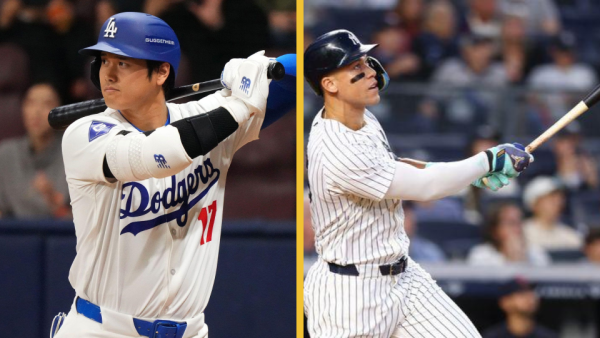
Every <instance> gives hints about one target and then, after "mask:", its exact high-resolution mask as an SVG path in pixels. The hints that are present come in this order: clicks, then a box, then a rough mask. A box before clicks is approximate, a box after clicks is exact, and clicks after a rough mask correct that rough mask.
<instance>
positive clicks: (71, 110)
mask: <svg viewBox="0 0 600 338" xmlns="http://www.w3.org/2000/svg"><path fill="white" fill-rule="evenodd" d="M284 76H285V68H284V67H283V65H282V64H281V63H279V62H271V64H270V65H269V68H268V70H267V77H268V78H269V79H273V80H275V81H278V80H281V79H283V77H284ZM221 88H223V85H222V84H221V80H220V79H215V80H210V81H206V82H199V83H194V84H191V85H186V86H181V87H177V88H173V89H171V91H169V93H168V95H167V97H166V99H167V101H173V100H177V99H181V98H184V97H187V96H190V95H196V94H200V93H206V92H209V91H213V90H218V89H221ZM104 110H106V104H105V103H104V99H96V100H88V101H84V102H78V103H73V104H68V105H65V106H60V107H56V108H54V109H52V110H51V111H50V114H49V115H48V123H49V124H50V126H51V127H52V128H54V129H57V130H62V129H66V128H67V127H68V126H69V125H70V124H71V123H73V122H75V121H76V120H78V119H80V118H82V117H85V116H88V115H92V114H98V113H101V112H103V111H104Z"/></svg>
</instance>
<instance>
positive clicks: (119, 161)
mask: <svg viewBox="0 0 600 338" xmlns="http://www.w3.org/2000/svg"><path fill="white" fill-rule="evenodd" d="M106 162H107V163H108V167H109V168H110V171H111V172H112V174H113V175H114V176H115V178H116V179H117V180H119V181H141V180H145V179H148V178H150V177H155V178H164V177H169V176H171V175H175V174H177V173H178V172H180V171H181V170H183V169H184V168H185V167H187V166H188V165H190V164H191V163H192V159H191V158H190V157H189V156H188V154H187V153H186V151H185V149H184V148H183V145H182V144H181V139H180V137H179V131H178V130H177V128H175V127H173V126H170V125H169V126H165V127H160V128H158V129H156V130H155V131H154V132H152V133H151V134H150V135H148V136H146V135H145V134H142V133H129V134H126V135H116V136H115V137H114V138H113V139H112V141H111V142H110V143H109V144H108V148H107V150H106Z"/></svg>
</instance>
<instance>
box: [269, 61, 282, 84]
mask: <svg viewBox="0 0 600 338" xmlns="http://www.w3.org/2000/svg"><path fill="white" fill-rule="evenodd" d="M284 76H285V67H283V65H282V64H281V63H280V62H271V63H270V64H269V68H268V69H267V78H269V79H272V80H275V81H279V80H281V79H283V77H284Z"/></svg>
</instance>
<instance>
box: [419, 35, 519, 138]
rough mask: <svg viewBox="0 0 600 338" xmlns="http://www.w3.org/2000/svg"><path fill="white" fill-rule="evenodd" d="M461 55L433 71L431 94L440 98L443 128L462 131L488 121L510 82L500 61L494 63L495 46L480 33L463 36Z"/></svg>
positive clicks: (447, 130) (449, 130)
mask: <svg viewBox="0 0 600 338" xmlns="http://www.w3.org/2000/svg"><path fill="white" fill-rule="evenodd" d="M460 44H461V54H462V58H461V59H459V58H455V59H450V60H448V61H445V62H444V63H443V64H442V65H441V66H440V67H439V68H438V69H436V71H435V72H434V74H433V77H432V84H433V87H432V89H431V92H432V95H434V96H437V98H438V100H439V101H441V103H442V104H441V105H440V106H441V108H442V109H443V113H442V114H440V115H441V116H442V117H441V119H440V121H441V123H440V124H441V125H442V126H443V131H446V132H463V131H464V130H465V129H467V130H470V129H471V130H472V129H473V128H476V127H477V126H479V125H482V124H485V123H488V121H489V118H490V116H492V115H493V114H494V111H495V110H497V109H498V107H499V105H498V102H497V101H498V100H499V99H501V97H500V96H499V92H498V90H497V89H499V88H502V87H504V86H505V85H506V84H507V83H508V80H507V77H506V72H505V70H504V67H503V65H502V64H501V63H497V62H493V60H492V57H493V54H494V45H493V43H492V41H491V40H490V39H488V38H485V37H481V36H477V35H465V36H463V37H461V40H460Z"/></svg>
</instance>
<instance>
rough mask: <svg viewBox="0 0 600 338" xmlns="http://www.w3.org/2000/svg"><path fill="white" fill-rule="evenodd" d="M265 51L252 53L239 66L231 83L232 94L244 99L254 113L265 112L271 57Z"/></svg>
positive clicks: (261, 113) (269, 81) (262, 113)
mask: <svg viewBox="0 0 600 338" xmlns="http://www.w3.org/2000/svg"><path fill="white" fill-rule="evenodd" d="M264 55H265V51H264V50H263V51H260V52H257V53H255V54H252V55H251V56H250V57H248V58H247V59H246V60H242V62H241V63H240V64H239V66H238V72H237V75H236V76H235V78H234V80H233V83H232V85H231V96H233V97H235V98H238V99H240V100H242V101H243V102H244V103H245V104H246V105H247V106H248V108H249V109H250V111H251V112H252V113H258V114H260V115H264V114H265V110H266V109H267V97H268V96H269V84H270V83H271V80H270V79H268V78H267V71H268V69H269V62H270V59H269V58H268V57H266V56H264Z"/></svg>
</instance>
